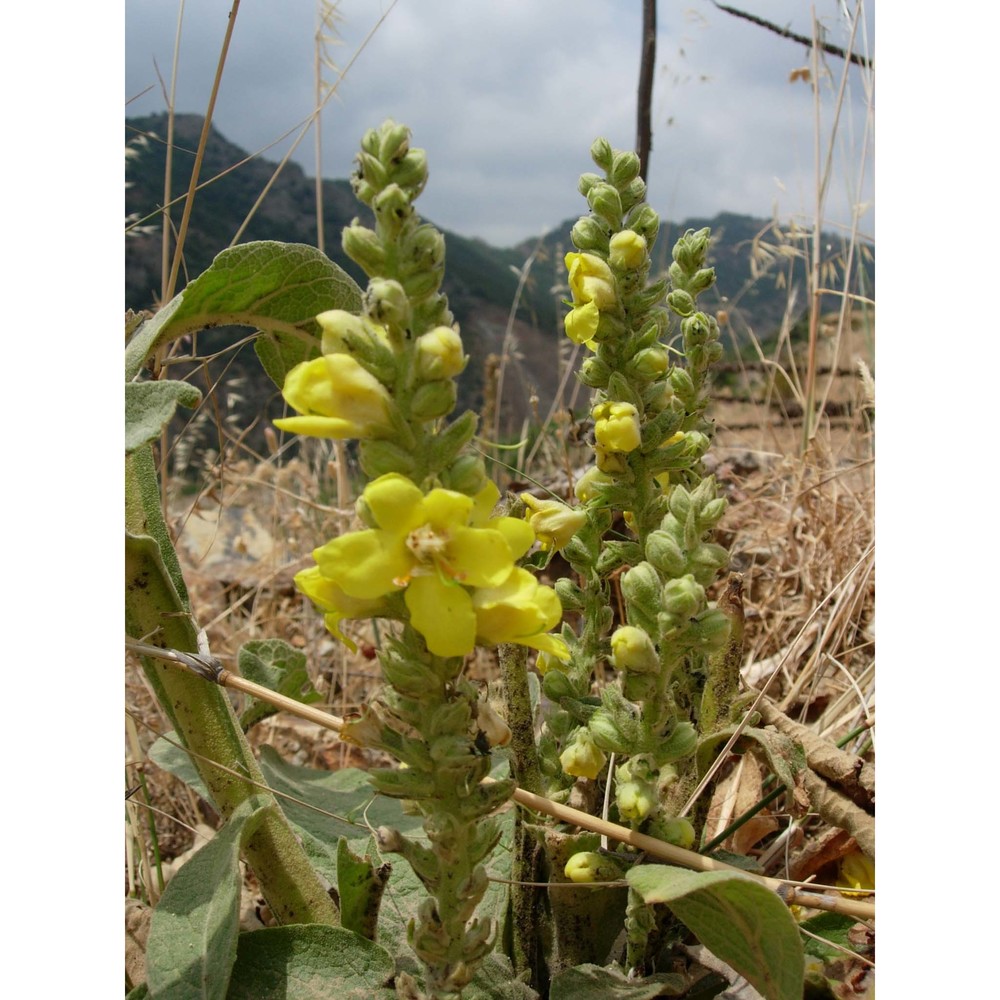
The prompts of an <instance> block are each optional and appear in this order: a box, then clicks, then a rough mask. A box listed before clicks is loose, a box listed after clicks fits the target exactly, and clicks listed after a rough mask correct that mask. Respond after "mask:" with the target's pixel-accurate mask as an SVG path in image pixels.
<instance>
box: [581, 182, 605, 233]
mask: <svg viewBox="0 0 1000 1000" xmlns="http://www.w3.org/2000/svg"><path fill="white" fill-rule="evenodd" d="M603 183H604V178H603V177H601V175H600V174H593V173H590V172H587V173H585V174H580V180H579V181H578V182H577V185H576V189H577V191H579V192H580V194H582V195H583V196H584V198H586V197H587V195H588V194H589V193H590V189H591V188H592V187H593V186H594V185H595V184H603ZM581 249H583V248H582V247H581Z"/></svg>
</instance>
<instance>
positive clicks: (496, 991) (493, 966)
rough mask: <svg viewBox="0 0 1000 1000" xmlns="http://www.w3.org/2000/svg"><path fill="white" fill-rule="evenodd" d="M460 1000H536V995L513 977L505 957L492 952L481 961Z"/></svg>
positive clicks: (527, 986)
mask: <svg viewBox="0 0 1000 1000" xmlns="http://www.w3.org/2000/svg"><path fill="white" fill-rule="evenodd" d="M462 1000H538V993H536V992H535V991H534V990H533V989H532V988H531V987H530V986H529V985H528V984H527V983H525V982H522V981H521V980H520V979H517V978H516V977H515V976H514V969H513V967H512V966H511V964H510V959H509V958H508V957H507V956H506V955H503V954H501V953H499V952H496V951H494V952H492V953H491V954H489V955H487V956H486V958H484V959H483V961H482V964H481V965H480V966H479V968H478V969H477V970H476V974H475V975H474V976H473V977H472V982H471V983H469V985H468V986H466V987H465V989H464V990H463V991H462Z"/></svg>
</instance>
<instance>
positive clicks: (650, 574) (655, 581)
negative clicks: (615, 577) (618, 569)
mask: <svg viewBox="0 0 1000 1000" xmlns="http://www.w3.org/2000/svg"><path fill="white" fill-rule="evenodd" d="M621 588H622V594H623V595H624V596H625V600H626V601H627V602H628V603H629V604H631V605H635V607H636V608H637V609H638V610H639V611H641V612H642V614H644V615H645V616H646V617H647V618H655V617H656V614H657V612H658V611H659V610H660V592H661V590H662V589H663V584H662V582H661V581H660V574H659V573H657V572H656V569H655V568H654V567H653V566H652V565H651V564H650V563H648V562H641V563H639V564H638V565H637V566H633V567H632V568H631V569H630V570H628V572H626V573H624V574H623V575H622V577H621Z"/></svg>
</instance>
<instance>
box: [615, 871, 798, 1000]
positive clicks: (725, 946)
mask: <svg viewBox="0 0 1000 1000" xmlns="http://www.w3.org/2000/svg"><path fill="white" fill-rule="evenodd" d="M626 877H627V878H628V881H629V884H630V885H631V886H632V888H633V889H635V890H636V892H638V893H639V895H640V896H641V897H642V899H643V901H644V902H645V903H666V904H667V906H669V907H670V909H671V911H672V912H673V913H674V915H675V916H676V917H677V918H678V919H679V920H681V921H682V922H683V923H684V924H685V925H686V926H687V927H688V928H690V930H691V931H693V932H694V934H695V935H696V936H697V938H698V940H699V941H701V943H702V944H703V945H704V946H705V947H706V948H708V950H709V951H711V952H712V953H713V954H714V955H716V956H717V957H718V958H720V959H721V960H722V961H723V962H725V963H726V964H727V965H729V966H731V967H732V968H733V969H735V970H736V971H737V972H738V973H740V975H742V976H744V977H745V978H746V979H747V980H748V981H749V982H750V983H751V984H752V985H753V986H755V987H756V988H757V990H759V991H760V992H761V993H762V994H763V995H764V996H765V997H766V998H767V1000H801V997H802V985H803V977H804V956H803V950H802V939H801V938H800V936H799V930H798V927H797V925H796V923H795V920H794V919H793V917H792V915H791V914H790V913H789V912H788V907H786V906H785V904H784V903H783V902H782V901H781V900H780V899H779V898H778V897H777V895H776V894H775V893H773V892H771V890H770V889H768V888H767V887H766V886H763V885H761V884H760V883H759V882H757V881H756V880H755V879H753V878H751V877H750V876H748V875H743V874H741V873H740V872H692V871H688V870H687V869H686V868H676V867H674V866H673V865H639V866H637V867H635V868H633V869H631V871H629V872H628V874H627V876H626Z"/></svg>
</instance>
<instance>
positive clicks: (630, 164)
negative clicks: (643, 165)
mask: <svg viewBox="0 0 1000 1000" xmlns="http://www.w3.org/2000/svg"><path fill="white" fill-rule="evenodd" d="M608 175H609V178H610V180H611V183H612V184H614V186H615V187H617V188H623V187H625V185H626V184H629V183H631V182H632V181H633V180H635V178H637V177H638V176H639V157H638V156H636V154H635V153H633V152H632V151H631V150H629V151H627V152H626V151H621V150H619V151H616V152H615V153H614V154H613V156H612V158H611V169H610V170H609V171H608Z"/></svg>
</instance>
